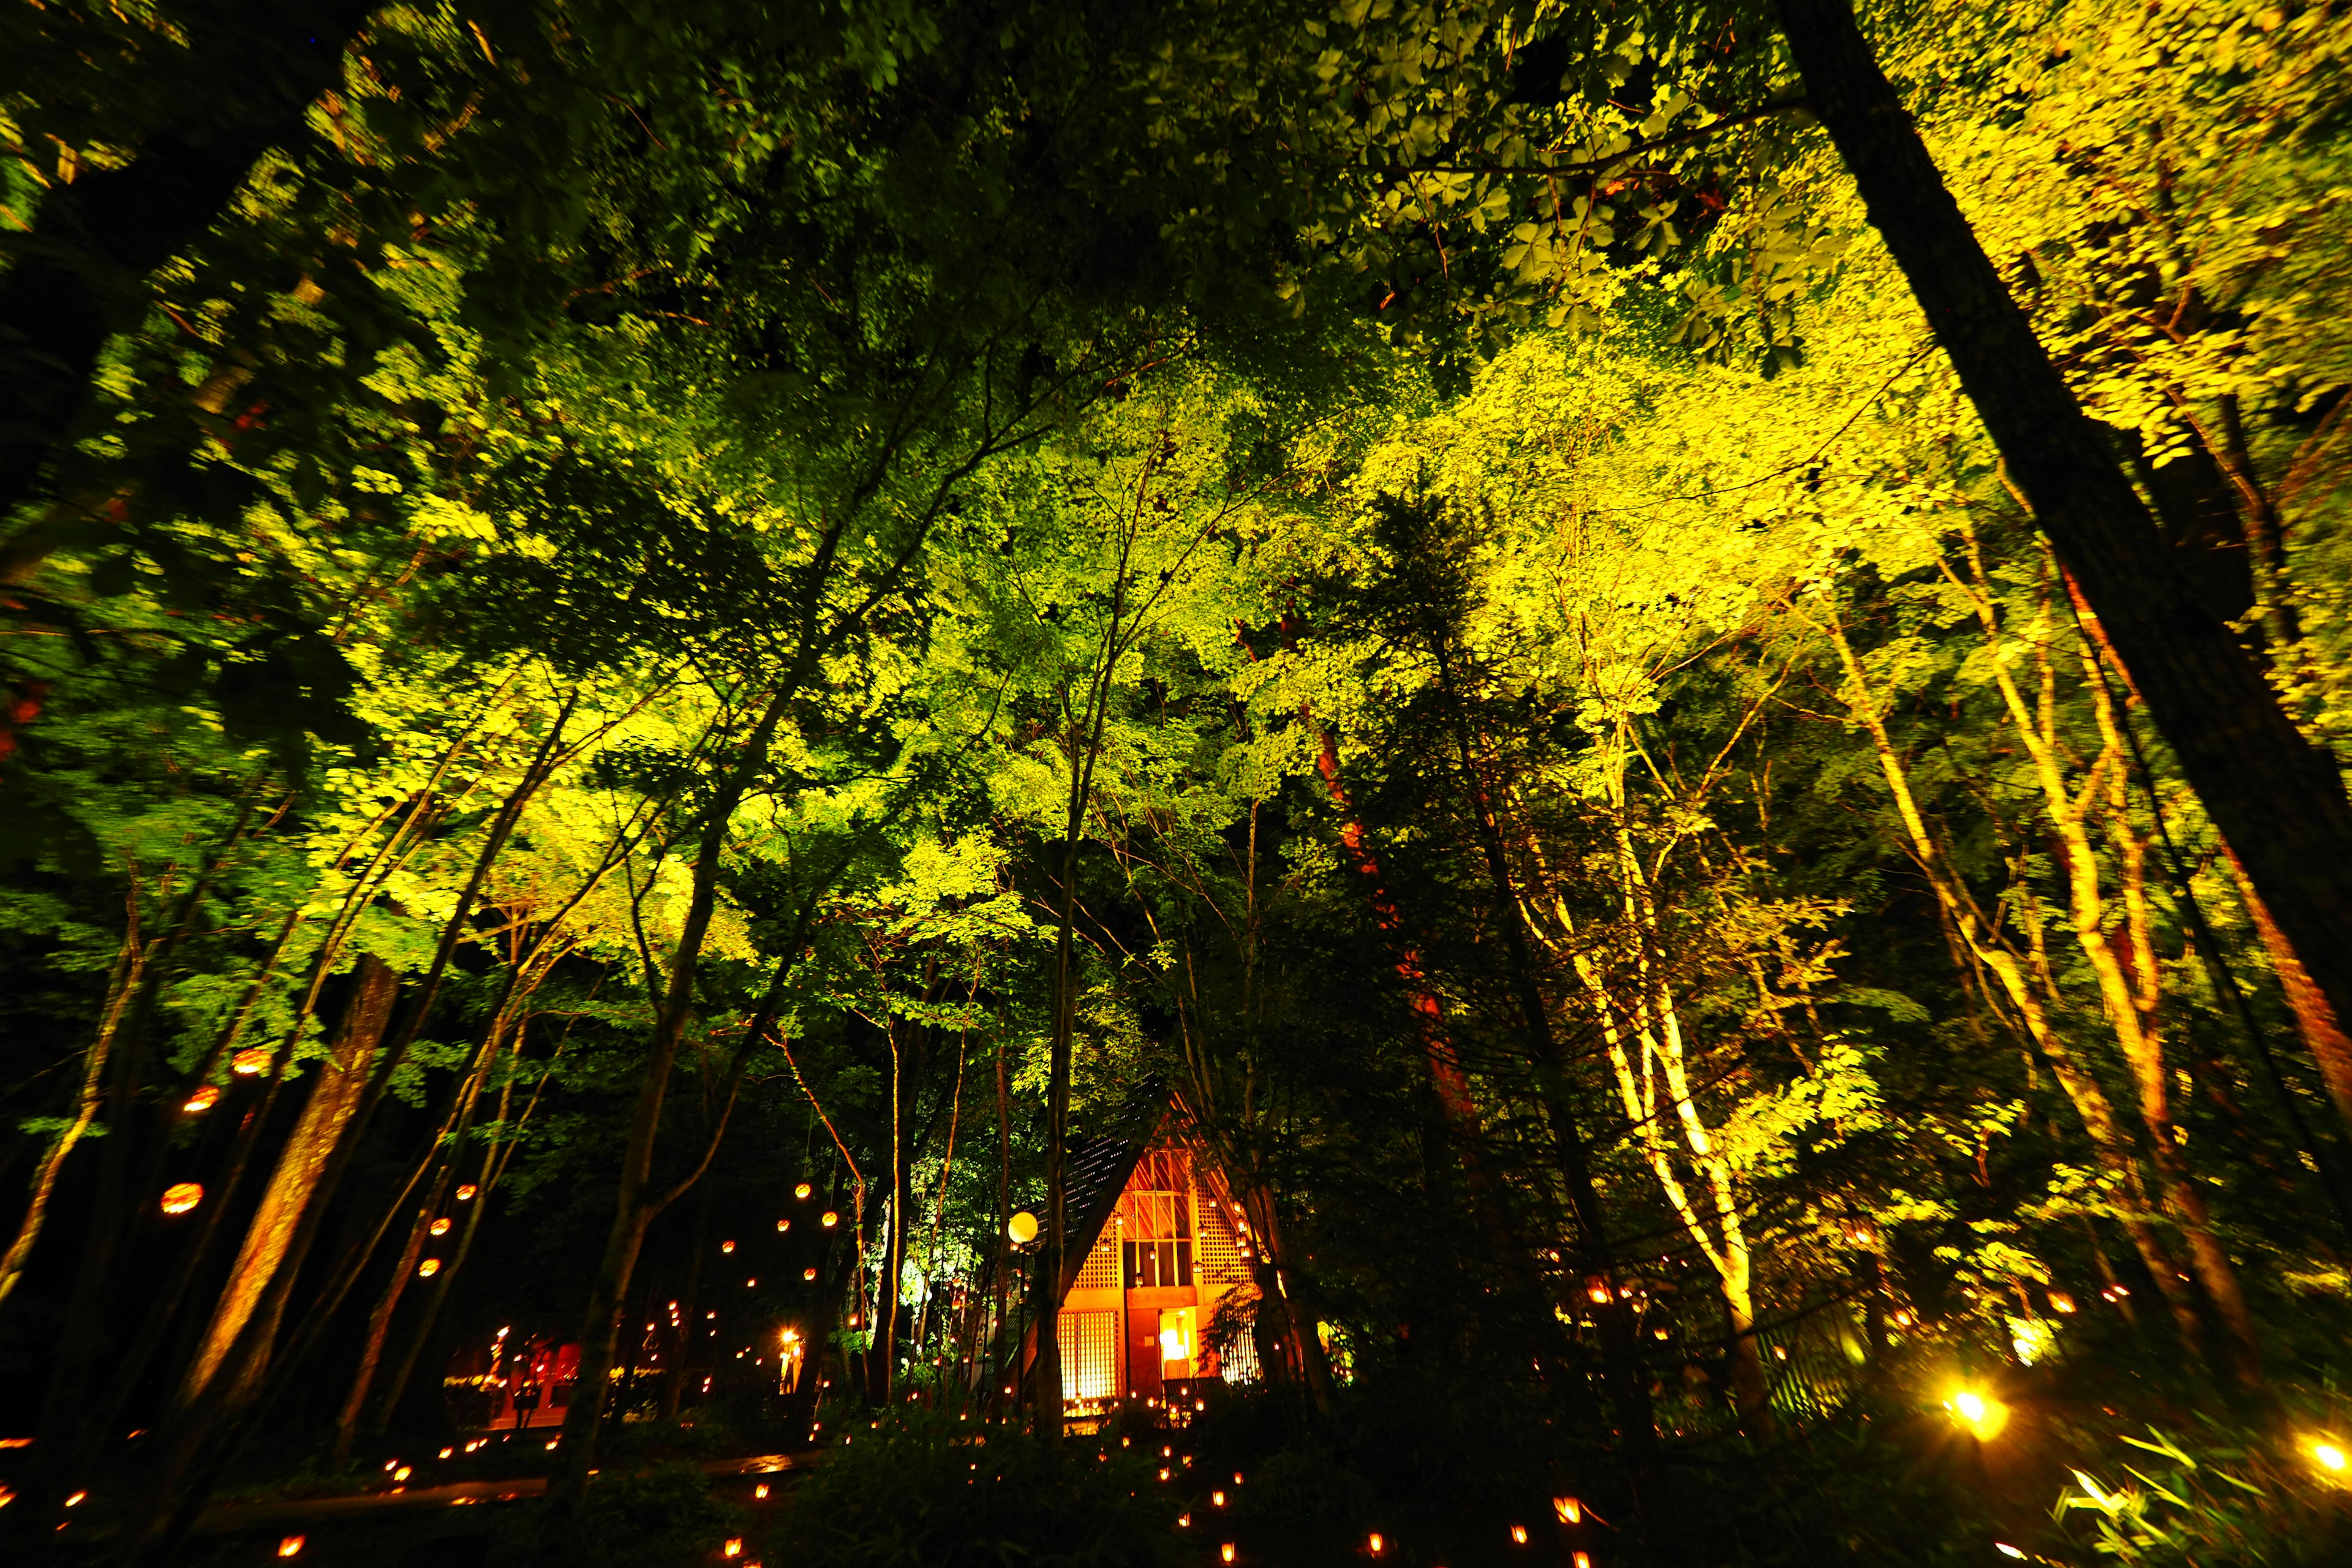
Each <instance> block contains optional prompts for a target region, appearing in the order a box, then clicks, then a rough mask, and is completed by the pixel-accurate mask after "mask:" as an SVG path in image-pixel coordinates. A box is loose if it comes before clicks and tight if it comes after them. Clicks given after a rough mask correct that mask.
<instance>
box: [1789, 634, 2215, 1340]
mask: <svg viewBox="0 0 2352 1568" xmlns="http://www.w3.org/2000/svg"><path fill="white" fill-rule="evenodd" d="M1826 629H1827V631H1828V634H1829V636H1830V637H1831V639H1832V642H1833V643H1834V644H1835V646H1836V647H1837V650H1838V658H1839V659H1840V661H1841V662H1842V663H1843V666H1844V668H1845V675H1846V681H1847V684H1848V686H1849V687H1850V689H1852V691H1853V696H1852V697H1851V698H1849V699H1848V700H1847V704H1846V705H1847V708H1848V710H1850V711H1851V712H1852V713H1853V715H1854V717H1855V718H1856V720H1858V721H1860V722H1861V724H1862V726H1863V728H1864V730H1865V731H1868V732H1869V735H1870V739H1871V746H1872V749H1873V750H1874V752H1876V753H1877V756H1878V767H1879V772H1880V773H1881V774H1882V775H1883V776H1884V777H1885V780H1886V789H1887V794H1888V795H1889V796H1890V797H1891V798H1892V799H1893V801H1894V803H1895V816H1896V817H1897V818H1898V819H1899V820H1900V821H1901V822H1902V824H1903V831H1904V837H1905V838H1906V840H1907V841H1908V843H1909V845H1910V849H1911V858H1912V860H1913V863H1914V864H1916V866H1917V867H1918V868H1919V870H1920V873H1921V875H1923V876H1924V877H1926V878H1927V887H1928V889H1929V891H1931V892H1932V893H1934V895H1935V897H1936V901H1937V906H1938V908H1939V909H1941V910H1942V911H1943V914H1944V917H1945V919H1946V920H1947V921H1948V922H1949V925H1950V928H1951V930H1952V931H1954V932H1956V933H1957V934H1958V937H1959V939H1960V941H1961V942H1962V943H1963V944H1965V946H1966V947H1967V948H1968V951H1969V955H1970V956H1971V957H1973V958H1974V959H1975V960H1976V962H1977V963H1979V964H1981V965H1982V966H1983V967H1984V969H1985V971H1986V973H1990V974H1991V975H1992V977H1993V978H1994V979H1995V980H1996V981H1998V982H1999V983H2000V990H2001V994H2002V997H2003V998H2004V999H2005V1000H2006V1001H2007V1002H2008V1003H2009V1005H2010V1007H2011V1010H2012V1011H2013V1012H2014V1013H2015V1014H2016V1016H2017V1019H2018V1022H2019V1025H2020V1026H2021V1028H2022V1030H2023V1032H2024V1035H2025V1038H2026V1039H2027V1041H2028V1042H2030V1043H2031V1045H2032V1047H2033V1049H2034V1052H2035V1053H2036V1054H2037V1055H2038V1056H2039V1057H2040V1058H2042V1061H2044V1062H2046V1063H2047V1064H2048V1065H2049V1068H2050V1071H2051V1076H2052V1077H2053V1078H2055V1079H2057V1080H2058V1086H2059V1088H2060V1089H2063V1091H2064V1092H2065V1095H2066V1100H2067V1103H2069V1104H2070V1105H2072V1106H2073V1107H2074V1114H2075V1115H2076V1116H2077V1117H2079V1118H2080V1119H2081V1121H2082V1123H2083V1131H2084V1132H2086V1133H2087V1134H2089V1136H2090V1141H2091V1149H2092V1152H2093V1153H2094V1154H2095V1156H2096V1158H2097V1160H2098V1163H2099V1167H2100V1169H2101V1170H2102V1171H2103V1172H2105V1173H2106V1175H2107V1176H2108V1177H2109V1179H2110V1180H2112V1181H2114V1182H2115V1183H2116V1186H2117V1187H2118V1188H2119V1189H2121V1192H2122V1194H2123V1195H2124V1197H2125V1199H2126V1201H2127V1202H2129V1203H2131V1204H2132V1205H2133V1206H2132V1207H2131V1208H2130V1209H2128V1210H2126V1211H2125V1212H2124V1214H2123V1215H2121V1220H2122V1224H2123V1227H2124V1234H2125V1235H2126V1236H2127V1237H2130V1238H2131V1243H2132V1247H2133V1248H2134V1250H2136V1251H2137V1252H2138V1254H2139V1256H2140V1261H2141V1262H2142V1263H2144V1264H2146V1265H2147V1272H2148V1277H2149V1279H2152V1280H2153V1281H2154V1282H2155V1284H2156V1288H2157V1290H2158V1293H2159V1294H2161V1295H2162V1296H2163V1297H2164V1303H2165V1305H2166V1307H2167V1308H2168V1309H2169V1310H2171V1313H2172V1321H2173V1326H2174V1327H2175V1328H2176V1329H2178V1330H2179V1333H2180V1338H2181V1342H2182V1343H2183V1344H2184V1345H2185V1346H2186V1347H2187V1348H2188V1349H2189V1352H2190V1353H2191V1354H2202V1353H2203V1348H2204V1333H2203V1329H2202V1325H2201V1324H2200V1322H2199V1321H2198V1317H2197V1312H2196V1308H2195V1306H2194V1304H2193V1303H2192V1302H2191V1301H2190V1300H2189V1294H2188V1292H2187V1291H2185V1290H2183V1289H2181V1275H2180V1270H2179V1267H2178V1266H2177V1265H2176V1264H2175V1263H2174V1262H2173V1259H2172V1256H2171V1254H2170V1253H2169V1252H2168V1250H2167V1249H2166V1247H2165V1246H2164V1242H2163V1240H2162V1238H2161V1237H2158V1235H2157V1234H2156V1228H2155V1226H2152V1225H2151V1224H2149V1223H2148V1220H2147V1215H2145V1214H2144V1213H2142V1212H2140V1210H2139V1206H2138V1204H2139V1195H2140V1192H2141V1185H2140V1174H2139V1167H2138V1164H2137V1161H2136V1160H2135V1159H2134V1157H2133V1154H2132V1150H2131V1142H2130V1140H2129V1139H2128V1138H2127V1137H2126V1135H2125V1133H2124V1131H2123V1129H2122V1126H2121V1125H2120V1123H2119V1122H2118V1121H2117V1120H2116V1112H2115V1106H2114V1104H2113V1102H2112V1101H2110V1100H2108V1098H2107V1093H2106V1090H2105V1089H2104V1088H2103V1087H2102V1086H2101V1085H2100V1083H2099V1080H2098V1078H2097V1075H2095V1073H2093V1072H2092V1071H2091V1070H2090V1068H2088V1067H2087V1066H2085V1065H2084V1063H2083V1061H2082V1060H2081V1058H2079V1057H2078V1056H2077V1055H2076V1054H2075V1051H2074V1046H2073V1044H2072V1042H2070V1041H2069V1040H2068V1039H2067V1038H2066V1037H2064V1036H2063V1034H2062V1033H2061V1032H2060V1031H2059V1030H2058V1029H2057V1028H2055V1027H2054V1026H2053V1025H2052V1023H2051V1018H2050V1008H2049V1005H2048V1003H2047V1000H2046V998H2045V997H2044V995H2043V994H2042V992H2041V991H2040V990H2039V989H2037V988H2036V985H2035V983H2034V979H2033V977H2032V975H2029V974H2028V973H2026V970H2025V966H2024V964H2022V963H2020V962H2019V960H2018V956H2017V954H2016V953H2014V952H2011V951H2010V950H2009V948H2007V947H2006V946H2004V945H2003V944H2002V942H2001V939H2000V932H1999V931H1996V930H1995V929H1994V925H1993V922H1992V921H1991V920H1990V918H1988V917H1987V916H1986V914H1985V912H1984V910H1982V909H1980V908H1979V906H1978V903H1977V900H1976V897H1975V895H1974V894H1973V893H1972V892H1970V891H1969V887H1968V884H1967V882H1966V881H1965V880H1963V879H1962V878H1961V877H1960V875H1959V872H1958V869H1957V868H1955V867H1954V866H1953V865H1952V863H1951V860H1950V858H1948V856H1946V855H1945V854H1944V852H1943V848H1942V847H1941V846H1940V845H1939V844H1937V841H1936V837H1935V835H1934V834H1933V833H1931V832H1930V831H1929V830H1928V827H1927V816H1926V814H1925V813H1923V812H1922V811H1921V810H1920V809H1919V802H1918V799H1917V797H1916V795H1913V794H1912V792H1911V779H1910V773H1909V771H1908V769H1907V768H1906V766H1905V764H1904V761H1903V755H1902V753H1901V752H1898V751H1897V750H1895V739H1894V737H1893V736H1892V735H1890V734H1889V733H1888V732H1887V729H1886V720H1885V715H1884V714H1882V713H1881V712H1880V710H1879V705H1878V699H1877V698H1876V696H1875V695H1874V693H1873V692H1872V690H1871V687H1870V681H1869V677H1868V675H1867V673H1866V672H1865V671H1864V669H1863V667H1862V660H1861V658H1859V657H1857V656H1856V655H1855V653H1854V650H1853V642H1852V640H1851V639H1849V638H1848V637H1847V636H1846V632H1845V626H1844V625H1843V623H1842V622H1841V621H1840V620H1839V619H1838V617H1837V616H1836V614H1835V612H1834V611H1832V613H1831V614H1830V615H1829V616H1828V617H1827V626H1826ZM2035 929H2039V928H2038V927H2037V928H2035Z"/></svg>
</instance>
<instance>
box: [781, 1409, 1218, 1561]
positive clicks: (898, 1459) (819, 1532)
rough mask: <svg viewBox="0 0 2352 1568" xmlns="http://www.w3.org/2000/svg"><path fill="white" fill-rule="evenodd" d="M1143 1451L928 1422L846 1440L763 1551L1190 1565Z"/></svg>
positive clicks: (988, 1426)
mask: <svg viewBox="0 0 2352 1568" xmlns="http://www.w3.org/2000/svg"><path fill="white" fill-rule="evenodd" d="M1154 1485H1155V1479H1154V1471H1153V1468H1152V1465H1151V1463H1150V1462H1149V1461H1148V1460H1147V1458H1145V1451H1144V1450H1142V1449H1128V1448H1123V1447H1119V1445H1118V1441H1117V1440H1116V1439H1115V1438H1114V1439H1110V1440H1108V1441H1105V1440H1101V1439H1096V1438H1084V1437H1074V1438H1071V1439H1069V1440H1068V1441H1066V1442H1065V1443H1064V1444H1063V1445H1062V1446H1061V1447H1060V1448H1059V1449H1055V1448H1053V1447H1048V1446H1047V1445H1046V1444H1045V1442H1043V1441H1042V1440H1040V1439H1039V1438H1036V1437H1034V1436H1031V1435H1029V1434H1028V1433H1026V1432H1024V1431H1022V1430H1020V1429H1019V1428H1017V1427H1013V1426H1001V1425H996V1424H992V1423H988V1422H981V1421H970V1420H959V1419H957V1418H956V1417H954V1416H952V1415H940V1414H936V1413H932V1412H929V1411H923V1410H915V1409H909V1410H903V1411H900V1412H894V1413H893V1414H892V1415H889V1416H888V1417H887V1418H885V1419H883V1420H882V1421H881V1423H880V1425H878V1426H860V1427H858V1428H856V1430H854V1431H852V1432H850V1433H849V1434H847V1436H846V1437H845V1440H844V1441H842V1442H840V1443H836V1444H835V1445H834V1447H832V1448H831V1449H830V1450H829V1451H828V1453H827V1455H826V1461H825V1464H824V1467H823V1468H821V1469H819V1470H818V1471H817V1472H816V1473H815V1474H814V1475H813V1476H811V1477H810V1478H809V1479H806V1480H804V1481H802V1482H800V1483H799V1484H798V1485H796V1486H795V1487H794V1489H793V1499H792V1506H791V1509H790V1510H789V1512H787V1513H786V1514H785V1516H784V1517H783V1519H782V1521H780V1522H779V1523H778V1525H777V1527H776V1529H775V1531H773V1534H772V1539H771V1540H770V1541H768V1542H764V1543H763V1544H764V1545H765V1548H766V1551H765V1553H764V1555H765V1557H766V1560H767V1561H769V1562H771V1563H790V1564H792V1568H896V1565H898V1564H908V1565H912V1564H921V1565H922V1568H1009V1565H1011V1564H1016V1563H1017V1564H1020V1565H1021V1568H1160V1565H1162V1564H1168V1563H1175V1562H1177V1561H1179V1557H1178V1554H1177V1542H1176V1540H1175V1535H1174V1531H1173V1529H1172V1521H1171V1519H1169V1518H1167V1517H1163V1516H1164V1515H1166V1514H1167V1512H1168V1510H1167V1509H1166V1508H1165V1507H1163V1506H1162V1505H1161V1503H1160V1499H1158V1498H1157V1497H1155V1496H1154V1493H1153V1488H1154Z"/></svg>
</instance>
